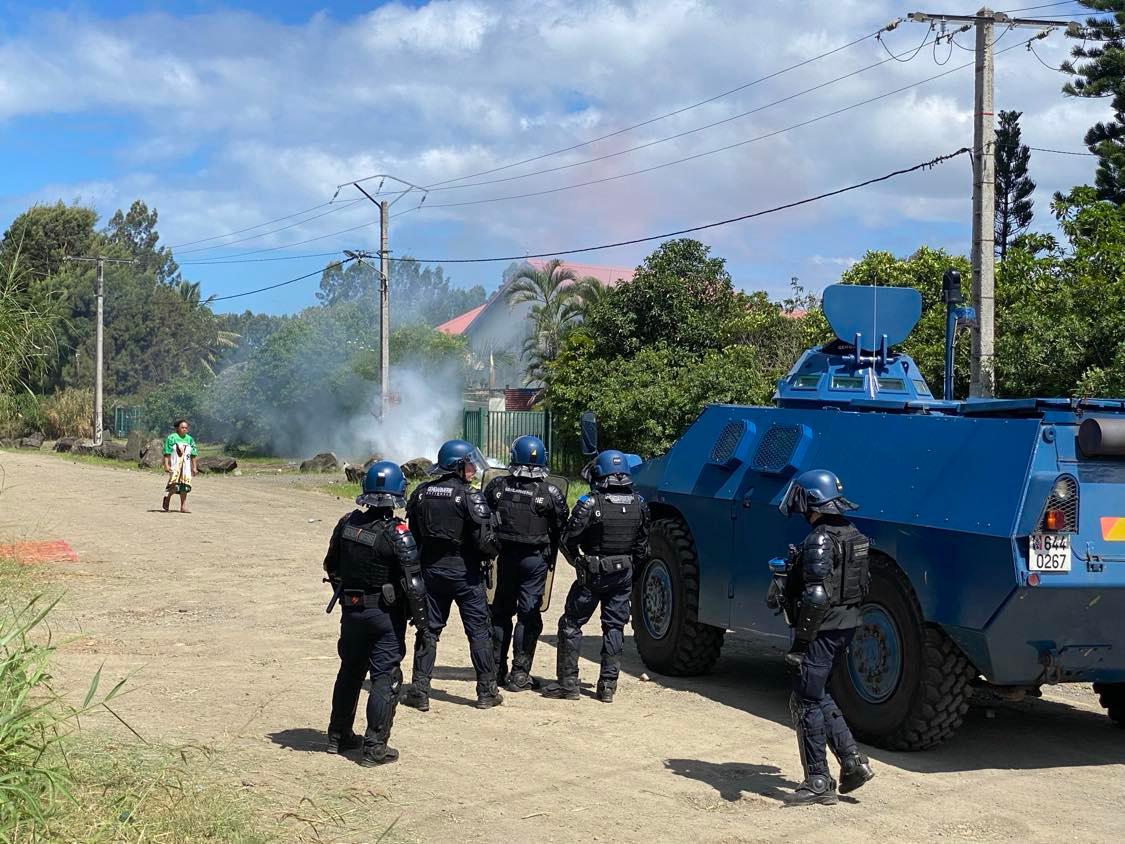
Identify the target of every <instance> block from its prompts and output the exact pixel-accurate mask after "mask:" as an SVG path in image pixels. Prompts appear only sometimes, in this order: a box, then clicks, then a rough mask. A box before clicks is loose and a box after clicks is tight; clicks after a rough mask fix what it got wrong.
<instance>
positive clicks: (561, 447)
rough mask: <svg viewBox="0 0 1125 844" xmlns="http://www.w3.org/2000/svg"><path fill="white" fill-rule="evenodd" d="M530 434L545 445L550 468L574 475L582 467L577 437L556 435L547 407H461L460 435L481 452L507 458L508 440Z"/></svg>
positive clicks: (493, 457) (509, 442)
mask: <svg viewBox="0 0 1125 844" xmlns="http://www.w3.org/2000/svg"><path fill="white" fill-rule="evenodd" d="M527 434H530V435H532V436H536V437H539V439H541V440H543V442H544V444H545V445H546V446H547V453H548V454H549V455H550V462H551V471H553V472H557V473H559V474H564V475H569V476H575V475H577V474H578V472H579V471H580V470H581V469H582V466H583V465H584V463H585V459H584V458H583V457H582V453H581V450H580V449H579V447H578V444H577V440H573V441H572V438H569V437H565V436H560V432H559V431H558V430H556V424H555V420H554V418H553V417H552V416H551V413H550V411H540V410H485V409H484V408H479V409H475V410H469V409H466V410H465V411H464V417H463V422H462V426H461V436H462V437H463V438H464V439H466V440H468V441H469V442H471V443H472V444H473V445H475V446H477V447H478V448H480V450H481V451H482V452H484V456H485V457H488V458H491V459H493V460H499V461H501V462H507V460H508V453H509V451H510V450H511V447H512V441H513V440H514V439H516V438H517V437H522V436H524V435H527Z"/></svg>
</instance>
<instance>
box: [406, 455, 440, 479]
mask: <svg viewBox="0 0 1125 844" xmlns="http://www.w3.org/2000/svg"><path fill="white" fill-rule="evenodd" d="M432 468H434V464H433V463H432V462H431V461H429V460H427V459H426V458H425V457H415V458H414V459H413V460H407V461H406V462H405V463H403V464H402V474H404V475H406V479H407V480H408V481H420V480H422V479H423V478H425V477H426V476H427V475H429V473H430V470H431V469H432Z"/></svg>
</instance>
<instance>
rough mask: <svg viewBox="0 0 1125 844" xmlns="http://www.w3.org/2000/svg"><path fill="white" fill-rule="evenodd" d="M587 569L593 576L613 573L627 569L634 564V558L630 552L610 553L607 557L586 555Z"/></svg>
mask: <svg viewBox="0 0 1125 844" xmlns="http://www.w3.org/2000/svg"><path fill="white" fill-rule="evenodd" d="M583 559H585V561H586V569H587V571H588V572H589V573H590V575H591V576H592V577H597V576H598V575H599V574H612V573H614V572H619V571H625V570H626V569H627V568H629V566H631V565H632V564H633V558H632V557H631V556H629V555H628V554H610V555H608V556H605V557H589V556H588V557H585V558H583Z"/></svg>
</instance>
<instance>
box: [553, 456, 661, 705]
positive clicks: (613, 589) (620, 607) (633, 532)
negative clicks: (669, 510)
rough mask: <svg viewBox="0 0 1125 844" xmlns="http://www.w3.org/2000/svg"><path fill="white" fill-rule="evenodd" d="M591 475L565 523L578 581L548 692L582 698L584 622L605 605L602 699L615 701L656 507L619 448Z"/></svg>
mask: <svg viewBox="0 0 1125 844" xmlns="http://www.w3.org/2000/svg"><path fill="white" fill-rule="evenodd" d="M584 475H585V476H586V477H587V479H588V480H589V481H590V483H591V486H592V490H591V491H590V493H589V494H588V495H583V496H582V497H581V498H579V499H578V503H576V504H575V505H574V510H573V512H572V513H571V514H570V519H569V520H568V521H567V523H566V527H565V528H564V529H563V534H562V543H561V550H562V553H563V555H564V556H565V557H566V559H567V561H568V562H569V563H570V564H571V565H572V566H574V568H575V573H576V577H577V579H576V580H575V582H574V585H572V586H571V587H570V592H569V593H568V594H567V596H566V608H565V609H564V611H563V615H562V618H560V619H559V643H558V653H557V658H558V665H557V669H558V682H557V683H552V684H551V685H549V686H548V687H547V688H546V689H544V690H543V694H544V695H545V696H547V697H554V698H564V699H566V700H577V699H578V697H579V692H578V654H579V649H580V646H581V644H582V625H584V624H585V623H586V622H587V621H589V620H590V616H592V615H593V614H594V610H595V609H596V608H597V606H598V604H601V622H602V667H601V674H600V676H599V678H598V700H600V701H602V702H603V703H612V702H613V695H614V693H615V692H616V690H617V677H618V675H619V673H620V662H621V649H622V645H623V644H624V638H625V637H624V630H625V625H626V624H627V623H628V622H629V595H630V592H631V591H632V586H633V577H634V573H635V572H639V571H640V570H641V569H642V568H643V566H644V564H645V563H646V562H647V561H648V556H649V548H648V527H649V510H648V505H647V504H646V503H645V500H644V498H642V497H641V496H640V495H639V494H637V493H636V492H634V491H633V480H632V477H631V470H630V468H629V463H628V461H627V460H626V458H625V455H624V454H622V453H621V452H620V451H614V450H608V451H603V452H602V453H601V454H599V455H598V456H597V457H596V458H595V459H594V461H593V463H592V464H591V465H590V466H589V467H588V469H587V471H586V472H584Z"/></svg>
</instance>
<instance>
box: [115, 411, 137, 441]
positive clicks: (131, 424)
mask: <svg viewBox="0 0 1125 844" xmlns="http://www.w3.org/2000/svg"><path fill="white" fill-rule="evenodd" d="M143 411H144V408H142V407H115V408H114V409H113V435H114V436H115V437H127V436H129V433H130V432H131V431H134V430H136V429H137V428H140V427H141V426H142V424H143V422H144V413H143Z"/></svg>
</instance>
